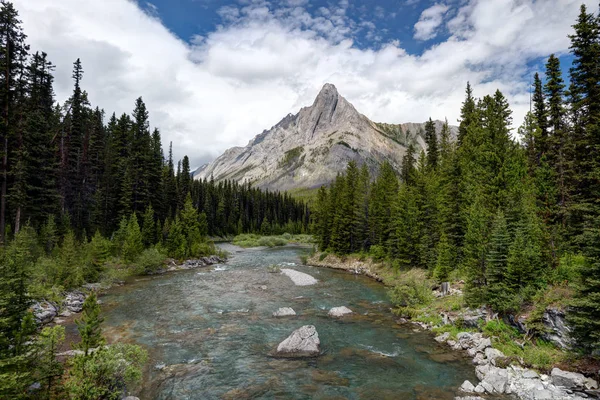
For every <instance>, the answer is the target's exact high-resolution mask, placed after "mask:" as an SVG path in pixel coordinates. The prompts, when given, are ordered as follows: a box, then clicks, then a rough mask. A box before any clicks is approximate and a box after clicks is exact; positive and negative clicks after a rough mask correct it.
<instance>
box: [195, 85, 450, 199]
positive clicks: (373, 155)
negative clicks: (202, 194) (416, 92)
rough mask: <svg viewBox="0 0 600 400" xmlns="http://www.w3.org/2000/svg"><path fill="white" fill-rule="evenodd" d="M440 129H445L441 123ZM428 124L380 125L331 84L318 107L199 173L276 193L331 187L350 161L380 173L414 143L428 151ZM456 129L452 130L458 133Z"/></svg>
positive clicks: (198, 175)
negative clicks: (425, 130) (279, 191)
mask: <svg viewBox="0 0 600 400" xmlns="http://www.w3.org/2000/svg"><path fill="white" fill-rule="evenodd" d="M435 124H436V130H437V132H438V133H439V131H440V130H441V128H442V122H441V121H435ZM424 125H425V124H424V123H407V124H400V125H393V124H379V123H375V122H373V121H371V120H369V119H368V118H367V117H365V116H364V115H362V114H360V113H359V112H358V111H356V109H355V108H354V106H353V105H352V104H350V103H349V102H348V101H347V100H346V99H345V98H344V97H342V96H341V95H340V94H339V93H338V91H337V89H336V88H335V86H333V85H331V84H325V85H324V86H323V88H322V89H321V91H320V92H319V94H318V96H317V98H316V99H315V101H314V103H313V104H312V105H311V106H309V107H304V108H302V109H301V110H300V111H299V112H298V113H297V114H295V115H292V114H289V115H288V116H286V117H285V118H284V119H282V120H281V121H280V122H279V123H278V124H277V125H275V126H274V127H272V128H271V129H269V130H267V131H264V132H263V133H261V134H260V135H257V136H256V137H255V138H254V139H252V140H251V141H250V142H249V143H248V145H247V146H246V147H233V148H231V149H228V150H227V151H225V153H223V154H222V155H221V156H219V157H218V158H217V159H216V160H214V161H213V162H211V163H210V164H208V165H206V166H203V167H201V168H200V169H199V170H198V171H196V173H195V174H194V178H195V179H204V178H207V179H210V177H211V176H212V177H213V178H214V179H215V180H223V179H231V180H234V181H237V182H240V183H241V182H244V181H248V182H252V183H253V184H254V185H255V186H258V187H261V188H268V189H272V190H273V189H276V190H290V189H295V188H315V187H318V186H321V185H323V184H328V183H330V182H331V181H332V180H333V179H334V178H335V176H336V175H337V173H338V172H341V171H342V170H344V168H345V167H346V165H347V164H348V162H349V161H350V160H355V161H356V162H357V163H358V164H359V165H362V164H364V163H366V164H367V166H368V167H369V170H370V171H371V173H375V172H376V171H377V169H378V168H379V166H380V165H381V163H382V162H383V161H384V160H387V161H389V162H390V163H391V164H392V165H393V166H394V167H395V168H396V169H397V170H399V169H400V167H401V164H402V157H403V156H404V154H405V153H406V150H407V148H408V146H409V144H411V143H413V144H414V145H415V147H416V148H417V152H420V150H421V149H424V148H425V141H424V138H423V130H424ZM456 131H457V128H456V127H452V133H453V134H455V133H456Z"/></svg>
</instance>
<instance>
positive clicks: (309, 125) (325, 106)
mask: <svg viewBox="0 0 600 400" xmlns="http://www.w3.org/2000/svg"><path fill="white" fill-rule="evenodd" d="M361 119H362V116H361V114H359V113H358V111H356V109H355V108H354V106H353V105H352V104H350V103H349V102H348V101H347V100H346V99H345V98H344V97H342V96H341V95H340V94H339V93H338V91H337V89H336V87H335V86H334V85H332V84H331V83H326V84H325V85H323V87H322V88H321V91H320V92H319V94H318V95H317V97H316V98H315V101H314V102H313V104H312V105H311V106H310V107H305V108H303V109H302V110H300V113H299V115H298V126H299V128H300V130H301V131H302V132H305V133H306V134H307V136H306V137H307V138H308V140H312V139H314V138H315V137H316V136H318V135H319V134H322V133H324V132H331V130H332V129H333V130H336V129H337V130H344V129H346V128H347V126H348V125H350V124H357V123H359V124H360V120H361Z"/></svg>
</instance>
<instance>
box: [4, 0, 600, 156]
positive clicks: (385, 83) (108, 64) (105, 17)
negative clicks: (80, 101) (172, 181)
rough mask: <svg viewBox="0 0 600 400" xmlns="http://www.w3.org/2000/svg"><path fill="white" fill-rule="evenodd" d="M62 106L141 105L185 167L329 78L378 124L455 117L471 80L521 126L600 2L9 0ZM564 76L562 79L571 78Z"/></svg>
mask: <svg viewBox="0 0 600 400" xmlns="http://www.w3.org/2000/svg"><path fill="white" fill-rule="evenodd" d="M13 2H14V3H15V6H16V8H17V9H18V10H19V13H20V17H21V19H22V21H23V26H24V30H25V33H26V34H27V35H28V43H29V44H30V45H31V50H32V51H45V52H46V53H48V57H49V59H50V60H51V61H52V62H53V63H54V64H55V65H56V71H55V92H56V100H57V101H59V102H61V103H62V102H64V101H65V99H67V98H68V97H69V96H70V94H71V92H72V89H73V82H72V79H71V71H72V63H73V62H74V61H75V60H76V59H77V58H80V59H81V61H82V63H83V68H84V71H85V74H84V78H83V82H82V87H83V89H84V90H86V91H87V92H88V95H89V99H90V101H91V103H92V105H94V106H96V105H97V106H100V107H101V108H103V109H105V111H106V112H107V114H108V115H110V114H111V113H112V112H113V111H114V112H116V113H117V114H122V113H131V112H132V110H133V107H134V101H135V99H136V98H138V97H139V96H142V98H143V99H144V101H145V103H146V105H147V107H148V110H149V112H150V122H151V126H152V127H157V128H159V129H160V131H161V134H162V138H163V147H164V149H165V152H166V150H167V149H168V145H169V142H173V152H174V155H175V157H176V158H177V159H179V158H181V157H183V155H186V154H187V155H188V156H189V157H190V163H191V165H192V166H194V167H195V166H199V165H201V164H203V163H205V162H208V161H210V160H212V159H214V158H215V157H217V156H218V155H220V154H221V153H222V152H223V151H224V150H226V149H227V148H229V147H232V146H245V145H246V144H247V143H248V141H249V140H250V139H252V138H253V137H254V136H255V135H257V134H259V133H261V132H262V131H263V130H265V129H269V128H270V127H272V126H273V125H275V124H276V123H277V122H279V121H280V120H281V119H282V118H283V117H284V116H286V115H287V114H289V113H294V114H295V113H296V112H298V110H299V109H300V108H301V107H303V106H307V105H310V104H312V102H313V100H314V98H315V96H316V95H317V94H318V92H319V90H320V88H321V87H322V86H323V84H325V83H332V84H334V85H335V86H336V87H337V88H338V91H339V93H340V94H341V95H342V96H344V97H346V98H347V99H348V100H349V101H350V102H351V103H353V104H354V105H355V107H356V108H357V110H358V111H359V112H361V113H363V114H365V115H366V116H367V117H369V118H370V119H372V120H374V121H376V122H387V123H404V122H423V121H425V120H426V119H428V118H429V117H432V118H433V119H441V120H443V119H444V118H447V119H448V121H449V122H450V123H451V124H456V121H457V119H458V118H459V114H460V106H461V102H462V101H463V100H464V90H465V86H466V82H467V81H470V82H471V85H472V86H473V88H474V93H475V95H476V96H477V97H482V96H484V95H486V94H490V93H493V92H494V91H495V90H496V89H500V90H501V91H502V92H503V93H504V94H505V96H506V97H507V98H508V100H509V102H510V104H511V107H512V110H513V121H514V122H513V124H514V127H515V130H516V128H517V127H518V126H519V125H520V124H521V123H522V121H523V118H524V116H525V113H526V112H527V111H529V106H530V105H529V97H530V96H529V93H530V82H531V80H532V75H533V74H534V73H535V72H543V70H544V62H545V59H546V58H547V57H548V55H550V54H552V53H554V54H556V55H557V56H559V58H560V59H561V63H562V66H563V69H564V72H565V74H566V73H567V70H568V66H569V64H570V62H571V57H570V56H569V54H568V51H569V39H568V36H567V35H568V34H570V33H571V32H572V27H571V26H572V25H573V23H574V22H575V20H576V18H577V15H578V13H579V7H580V6H581V4H586V5H587V6H588V9H589V10H591V11H594V12H596V11H597V7H598V2H597V1H595V0H446V1H441V0H440V1H429V0H423V1H421V0H360V1H351V0H318V1H311V0H281V1H265V0H231V1H230V0H151V1H146V0H138V1H134V0H101V1H99V0H13ZM565 77H566V76H565Z"/></svg>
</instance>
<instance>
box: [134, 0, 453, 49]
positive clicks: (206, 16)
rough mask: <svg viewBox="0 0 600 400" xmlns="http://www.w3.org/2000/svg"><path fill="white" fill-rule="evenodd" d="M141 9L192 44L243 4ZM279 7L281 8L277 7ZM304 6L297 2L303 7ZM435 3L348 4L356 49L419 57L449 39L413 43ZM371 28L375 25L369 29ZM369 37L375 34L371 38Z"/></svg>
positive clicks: (174, 0) (166, 2)
mask: <svg viewBox="0 0 600 400" xmlns="http://www.w3.org/2000/svg"><path fill="white" fill-rule="evenodd" d="M139 3H140V6H141V7H142V8H144V9H145V10H147V11H148V12H150V13H156V15H158V16H159V18H160V19H161V20H162V21H163V22H164V24H165V25H166V26H167V27H168V28H169V29H171V31H173V33H175V34H176V35H177V36H179V37H180V38H181V39H183V40H186V41H189V40H191V39H192V38H193V37H194V36H196V35H201V36H205V35H207V34H208V33H209V32H212V31H214V30H215V29H216V28H217V26H218V25H222V24H223V23H226V21H224V20H223V18H222V17H221V16H220V14H219V10H221V9H222V8H223V7H227V6H239V5H240V4H243V3H241V2H232V1H220V0H153V1H150V2H147V1H143V0H141V1H140V2H139ZM278 3H279V4H278ZM302 3H303V2H298V4H302ZM433 4H436V2H433V1H409V2H403V1H381V0H375V1H352V2H350V3H349V4H348V8H347V11H346V15H347V16H348V17H349V18H350V19H351V20H353V21H354V22H355V23H356V28H355V29H354V30H353V32H352V36H353V38H354V39H355V44H354V45H355V46H356V47H358V48H376V47H379V46H381V44H382V43H387V42H391V41H393V40H400V41H401V42H402V43H403V45H404V48H405V49H407V50H408V51H409V52H410V53H414V54H419V53H421V52H422V51H423V50H424V49H425V48H427V47H428V46H430V45H431V44H435V43H439V42H441V41H443V40H445V39H446V38H447V37H448V35H447V34H444V32H442V33H441V34H440V36H439V37H437V38H436V39H434V40H427V41H417V40H414V39H413V26H414V24H415V23H416V22H417V21H418V20H419V16H420V15H421V12H422V11H423V10H425V9H426V8H428V7H430V6H431V5H433ZM271 7H272V8H283V7H289V5H288V4H285V2H273V3H272V5H271ZM304 7H305V9H306V10H307V11H308V12H309V13H310V14H312V15H313V16H314V15H319V14H320V13H319V9H321V8H330V9H334V8H336V7H338V4H337V3H335V2H331V1H321V0H320V1H311V2H309V3H306V4H304ZM370 24H373V25H372V27H370ZM369 33H372V34H371V35H370V34H369Z"/></svg>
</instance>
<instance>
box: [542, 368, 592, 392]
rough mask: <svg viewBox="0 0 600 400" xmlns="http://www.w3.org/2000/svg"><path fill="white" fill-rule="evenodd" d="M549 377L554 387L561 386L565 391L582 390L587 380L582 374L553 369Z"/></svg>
mask: <svg viewBox="0 0 600 400" xmlns="http://www.w3.org/2000/svg"><path fill="white" fill-rule="evenodd" d="M550 376H551V378H552V383H553V384H554V385H556V386H563V387H565V388H567V389H583V388H585V383H586V379H587V378H586V377H585V376H583V374H579V373H577V372H569V371H563V370H562V369H560V368H553V369H552V372H550Z"/></svg>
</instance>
